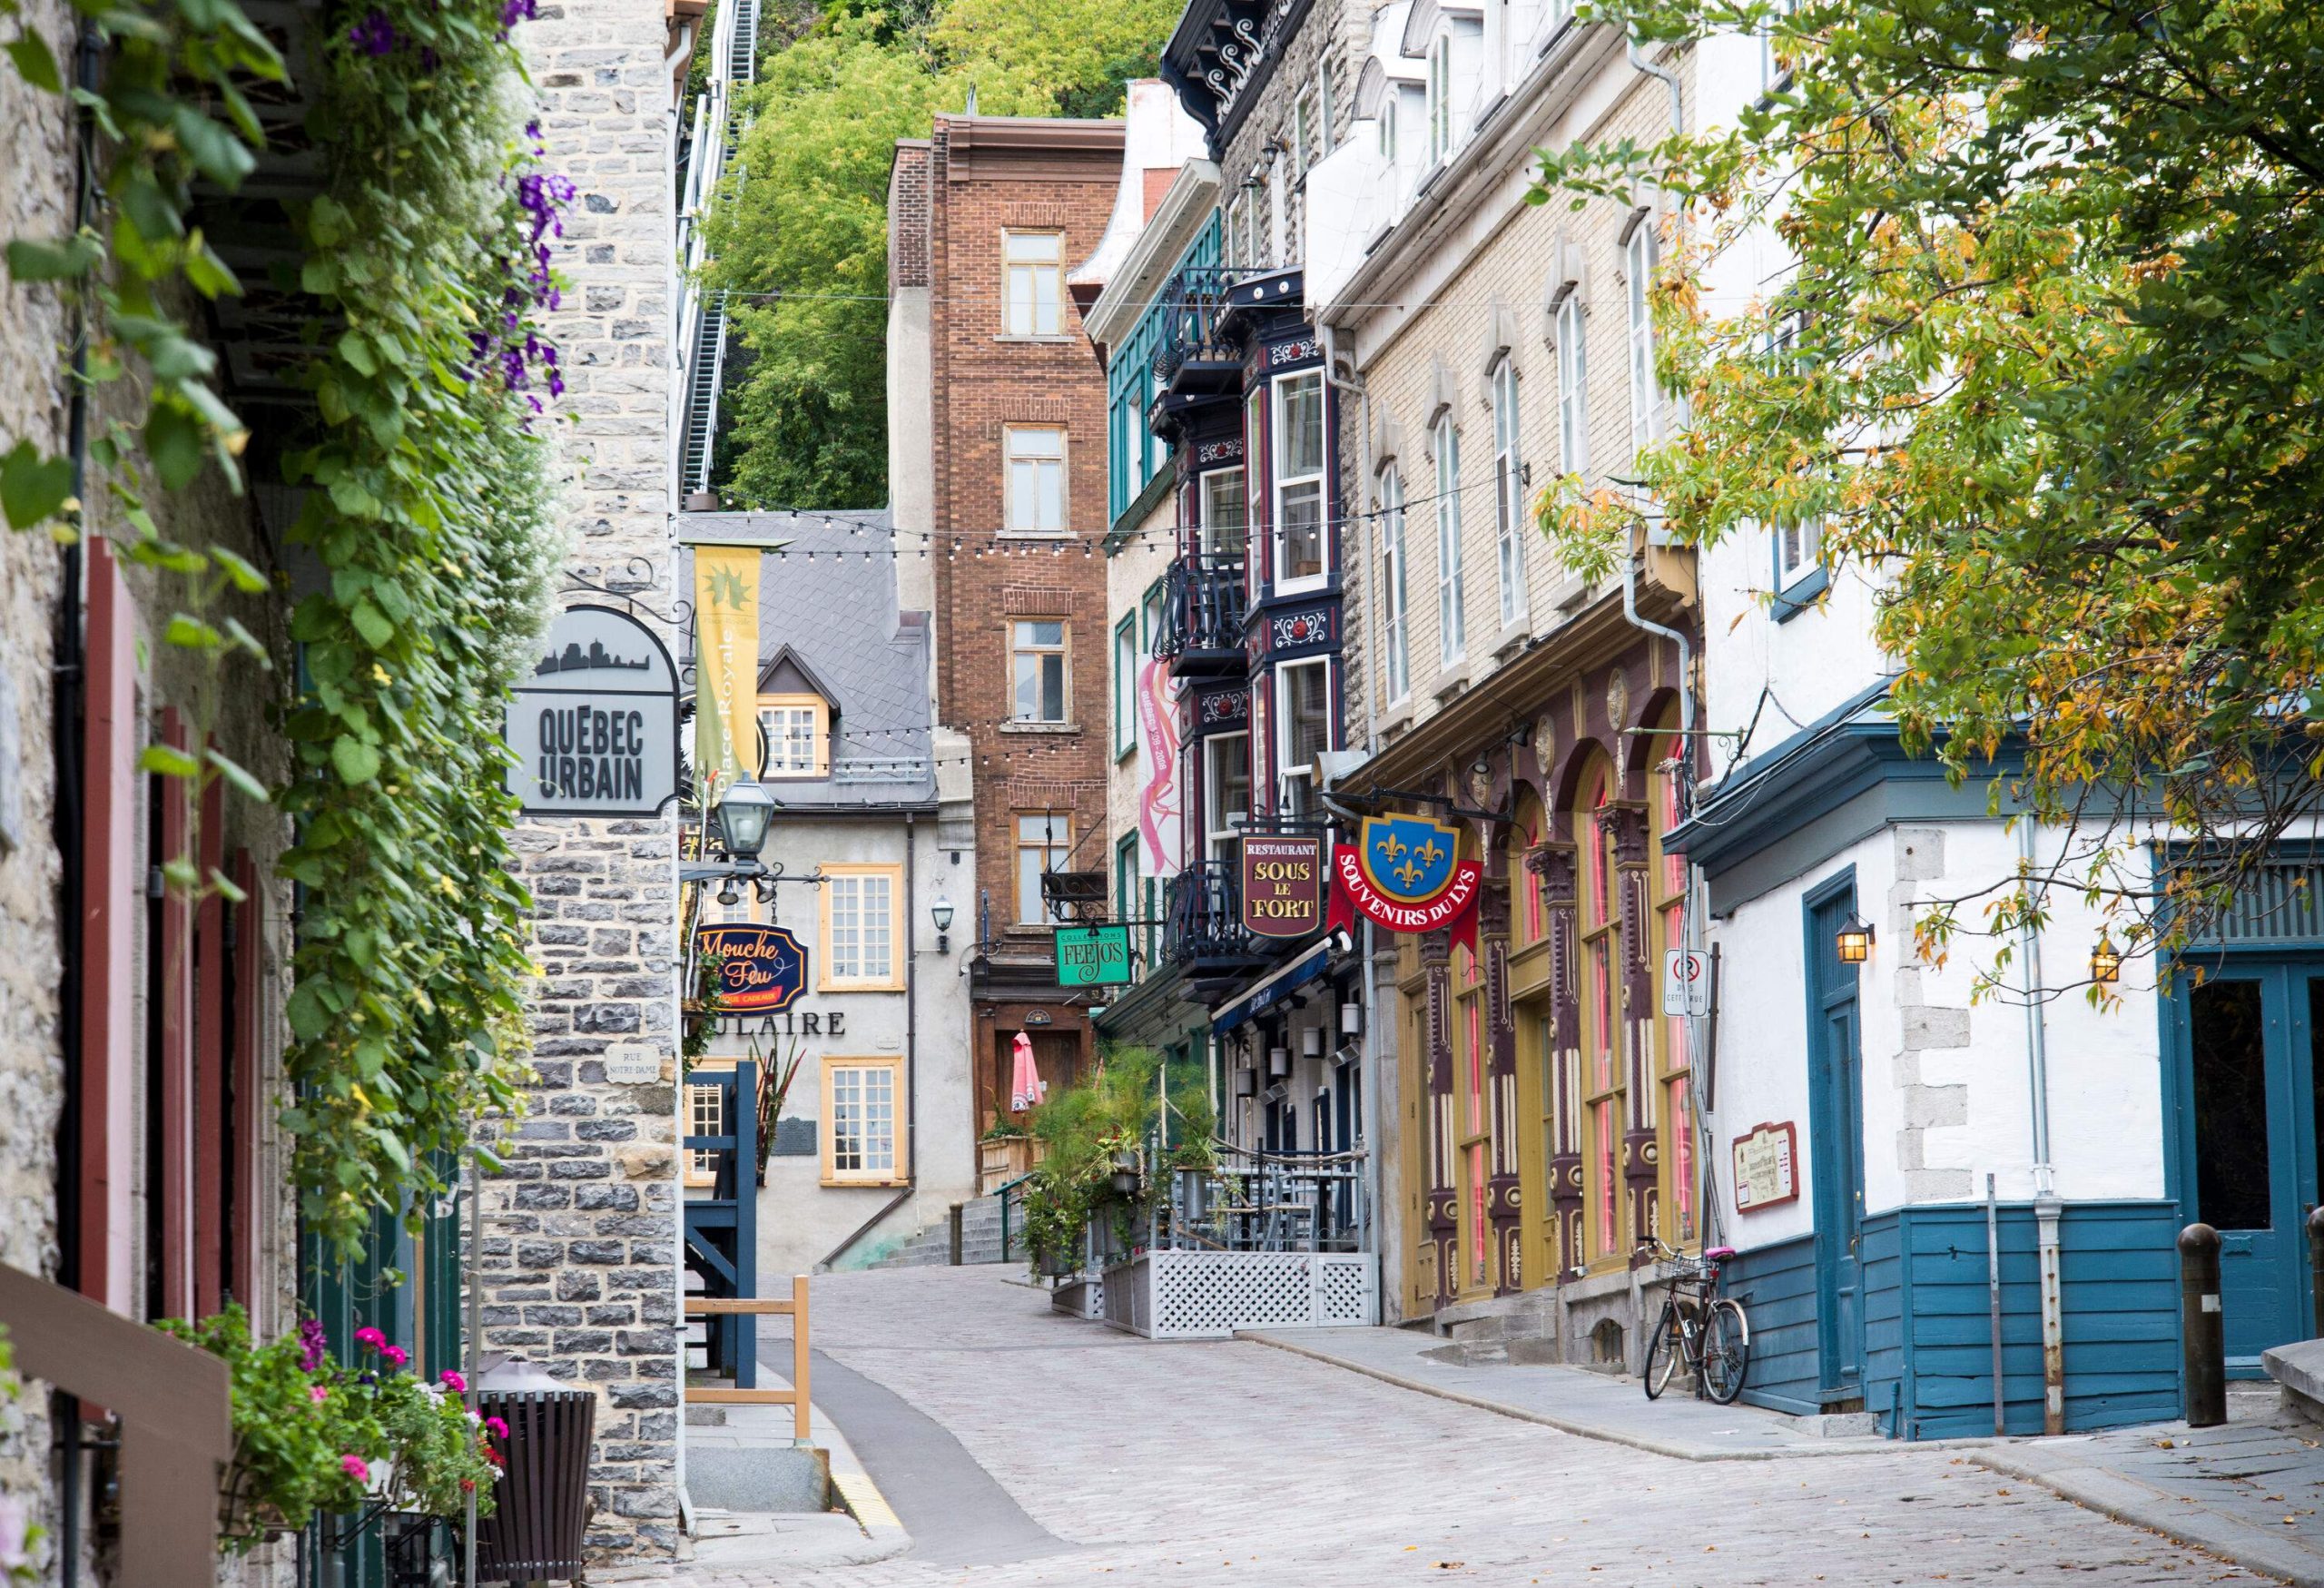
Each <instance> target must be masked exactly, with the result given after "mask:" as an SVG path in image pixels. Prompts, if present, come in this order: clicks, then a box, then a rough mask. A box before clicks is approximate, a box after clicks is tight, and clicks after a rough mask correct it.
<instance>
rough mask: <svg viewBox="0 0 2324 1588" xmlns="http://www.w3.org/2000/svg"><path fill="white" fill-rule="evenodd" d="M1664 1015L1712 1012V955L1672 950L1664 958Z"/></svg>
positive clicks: (1693, 950) (1694, 951)
mask: <svg viewBox="0 0 2324 1588" xmlns="http://www.w3.org/2000/svg"><path fill="white" fill-rule="evenodd" d="M1662 1012H1663V1013H1664V1014H1668V1015H1705V1014H1709V1012H1710V956H1709V954H1707V953H1704V952H1700V951H1699V950H1697V949H1670V950H1668V951H1666V952H1664V953H1663V956H1662Z"/></svg>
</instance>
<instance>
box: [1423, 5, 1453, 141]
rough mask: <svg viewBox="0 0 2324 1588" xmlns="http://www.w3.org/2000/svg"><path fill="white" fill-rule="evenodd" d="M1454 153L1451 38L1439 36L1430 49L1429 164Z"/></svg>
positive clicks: (1431, 42)
mask: <svg viewBox="0 0 2324 1588" xmlns="http://www.w3.org/2000/svg"><path fill="white" fill-rule="evenodd" d="M1450 153H1452V35H1451V34H1449V33H1440V34H1438V35H1436V37H1435V38H1434V39H1433V40H1432V41H1430V44H1429V46H1428V163H1429V164H1431V165H1432V166H1433V165H1436V164H1439V163H1442V162H1443V159H1444V157H1445V156H1446V155H1447V154H1450Z"/></svg>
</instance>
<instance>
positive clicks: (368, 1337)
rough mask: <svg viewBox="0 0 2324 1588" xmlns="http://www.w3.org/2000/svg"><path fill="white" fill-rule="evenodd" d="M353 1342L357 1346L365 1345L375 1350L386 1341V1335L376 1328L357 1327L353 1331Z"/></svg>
mask: <svg viewBox="0 0 2324 1588" xmlns="http://www.w3.org/2000/svg"><path fill="white" fill-rule="evenodd" d="M355 1343H356V1344H357V1345H359V1346H365V1347H366V1348H368V1349H369V1350H373V1351H376V1350H378V1349H379V1347H381V1346H385V1345H386V1344H387V1343H388V1336H385V1335H383V1334H381V1333H380V1332H379V1330H377V1329H371V1328H363V1329H357V1330H356V1331H355Z"/></svg>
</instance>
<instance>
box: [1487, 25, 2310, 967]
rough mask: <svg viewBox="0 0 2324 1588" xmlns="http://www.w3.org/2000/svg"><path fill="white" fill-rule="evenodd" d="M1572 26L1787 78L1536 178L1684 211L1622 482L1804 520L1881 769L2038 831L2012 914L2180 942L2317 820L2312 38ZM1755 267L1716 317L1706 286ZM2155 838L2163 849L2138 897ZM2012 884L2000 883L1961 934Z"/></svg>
mask: <svg viewBox="0 0 2324 1588" xmlns="http://www.w3.org/2000/svg"><path fill="white" fill-rule="evenodd" d="M1588 9H1589V10H1590V15H1591V16H1592V17H1593V18H1594V19H1595V20H1599V21H1602V22H1607V23H1610V24H1612V25H1617V26H1620V27H1624V28H1627V29H1629V30H1630V31H1631V32H1632V33H1633V34H1635V35H1638V36H1640V38H1642V39H1645V40H1647V41H1684V40H1691V39H1697V38H1701V37H1704V36H1707V35H1710V34H1711V33H1713V32H1716V31H1721V30H1738V31H1742V32H1746V33H1752V32H1757V33H1760V34H1764V35H1767V36H1768V39H1769V47H1770V49H1771V51H1772V53H1773V56H1774V58H1775V60H1776V61H1777V64H1778V65H1779V66H1780V67H1782V68H1783V69H1784V75H1783V76H1782V77H1781V78H1780V79H1779V81H1778V84H1777V87H1776V88H1775V90H1774V91H1773V92H1772V93H1770V94H1768V95H1767V96H1766V97H1765V98H1763V99H1761V100H1759V101H1758V103H1757V104H1752V105H1750V106H1748V107H1747V108H1744V109H1743V110H1742V111H1741V112H1740V113H1738V114H1737V115H1736V116H1735V118H1734V119H1733V121H1732V123H1730V124H1727V125H1723V126H1717V127H1713V128H1710V129H1709V130H1707V131H1700V132H1696V133H1690V134H1688V135H1674V136H1671V137H1669V138H1668V139H1666V140H1664V141H1662V142H1660V143H1655V144H1652V145H1650V146H1647V145H1640V144H1638V143H1630V142H1624V143H1618V144H1606V145H1600V146H1595V147H1588V148H1581V147H1576V148H1571V149H1567V150H1562V151H1556V152H1544V153H1543V154H1542V171H1541V178H1540V181H1539V183H1538V185H1537V188H1536V191H1535V193H1534V195H1533V196H1534V197H1535V198H1536V199H1537V201H1544V202H1545V201H1548V200H1550V199H1551V198H1553V197H1571V199H1573V201H1574V202H1587V200H1588V199H1589V198H1590V196H1591V195H1604V194H1611V193H1625V194H1627V193H1630V192H1635V191H1636V190H1637V189H1638V188H1639V187H1640V185H1650V186H1653V187H1656V188H1659V189H1660V190H1661V191H1662V192H1663V193H1664V194H1665V195H1667V196H1668V198H1669V200H1671V201H1672V203H1673V207H1674V208H1675V210H1676V212H1677V218H1676V221H1675V223H1674V226H1673V230H1672V234H1671V238H1670V242H1669V246H1667V247H1666V249H1665V252H1664V259H1665V265H1664V269H1663V271H1662V274H1661V278H1660V280H1659V281H1658V282H1657V283H1656V286H1655V293H1654V298H1655V310H1656V318H1657V323H1658V326H1659V330H1660V331H1661V336H1660V338H1659V365H1660V371H1659V372H1660V374H1661V377H1662V379H1663V380H1664V381H1665V382H1666V383H1667V386H1668V389H1669V390H1672V391H1673V392H1675V393H1678V394H1679V395H1680V396H1681V397H1682V398H1683V399H1684V401H1685V403H1686V405H1687V409H1688V412H1689V422H1688V424H1687V426H1686V428H1685V429H1684V430H1683V431H1682V432H1681V433H1679V434H1678V435H1676V436H1674V437H1673V438H1672V439H1669V441H1667V442H1666V443H1664V444H1662V445H1659V446H1658V447H1654V448H1650V449H1648V450H1647V451H1646V452H1645V453H1644V454H1643V455H1642V456H1641V457H1640V461H1639V467H1638V470H1637V473H1638V475H1639V478H1640V483H1641V484H1642V485H1643V486H1644V487H1645V488H1646V489H1647V490H1648V491H1649V492H1650V493H1651V496H1652V498H1654V499H1655V501H1656V502H1657V503H1658V504H1659V510H1660V511H1661V512H1663V513H1664V514H1666V515H1667V518H1668V524H1669V528H1671V529H1672V530H1673V531H1675V532H1676V534H1677V535H1678V536H1679V538H1681V539H1683V540H1686V541H1689V542H1693V543H1695V544H1699V545H1707V544H1710V543H1714V542H1716V541H1718V540H1719V539H1720V538H1723V537H1726V536H1729V535H1733V534H1735V533H1737V532H1738V530H1740V529H1742V528H1746V527H1749V526H1758V525H1766V524H1772V523H1782V522H1795V521H1801V520H1807V519H1820V520H1821V521H1822V523H1823V526H1824V537H1825V542H1824V543H1825V546H1826V548H1827V558H1828V559H1829V560H1831V561H1833V562H1834V563H1836V564H1839V565H1853V566H1854V567H1856V568H1858V569H1859V570H1861V571H1862V572H1864V573H1865V574H1866V576H1867V577H1868V578H1869V579H1870V581H1871V583H1872V584H1873V586H1874V587H1876V589H1877V590H1878V591H1879V592H1880V596H1879V605H1878V616H1877V637H1878V639H1879V641H1880V643H1881V644H1882V646H1884V648H1885V649H1886V652H1887V653H1888V655H1889V656H1891V657H1893V658H1894V661H1895V663H1896V666H1897V668H1898V672H1897V675H1896V678H1895V682H1894V688H1893V691H1892V693H1891V696H1890V702H1889V705H1890V708H1891V709H1892V710H1893V711H1894V713H1895V715H1896V720H1897V723H1898V725H1899V726H1900V729H1901V731H1902V733H1903V735H1904V736H1905V741H1906V743H1907V744H1908V745H1910V746H1912V747H1914V748H1915V749H1918V750H1921V751H1923V752H1926V753H1930V754H1934V755H1937V756H1940V757H1942V758H1943V760H1944V762H1945V765H1946V766H1947V769H1948V771H1949V772H1950V773H1951V774H1952V775H1953V776H1954V777H1955V778H1956V779H1963V778H1990V779H1993V780H1994V794H1995V797H1996V801H1997V803H1998V802H1999V801H2000V800H2001V799H2002V798H2003V797H2004V796H2008V797H2012V798H2014V799H2017V800H2022V801H2023V802H2024V804H2026V805H2027V806H2028V807H2030V808H2031V809H2032V810H2033V811H2034V812H2035V813H2037V814H2038V815H2039V816H2040V818H2041V819H2042V820H2043V821H2044V822H2045V823H2053V824H2063V825H2065V826H2067V827H2068V828H2069V829H2070V832H2071V838H2070V841H2069V843H2067V845H2066V857H2065V859H2064V860H2063V862H2061V863H2059V864H2058V865H2057V866H2056V867H2054V868H2049V867H2045V868H2044V870H2043V874H2042V875H2041V877H2040V878H2039V879H2037V880H2038V881H2039V882H2040V883H2049V882H2052V881H2058V882H2063V883H2069V884H2071V885H2073V886H2074V887H2076V888H2079V889H2081V890H2083V892H2084V893H2086V894H2087V895H2088V897H2089V898H2090V899H2091V900H2092V901H2093V902H2095V903H2098V904H2100V905H2102V907H2104V908H2105V909H2107V910H2108V911H2110V912H2114V913H2115V915H2116V917H2117V919H2118V922H2119V923H2120V930H2122V932H2124V934H2125V935H2126V936H2128V937H2129V938H2130V939H2131V940H2132V942H2134V943H2137V942H2161V943H2162V944H2163V945H2164V946H2166V947H2167V946H2171V944H2172V943H2173V942H2176V941H2180V940H2183V937H2184V935H2185V933H2186V932H2187V931H2188V930H2189V929H2190V927H2191V925H2192V924H2193V923H2194V922H2197V921H2199V920H2201V918H2202V917H2203V916H2205V915H2206V914H2207V913H2208V912H2211V911H2214V910H2216V909H2217V908H2218V907H2219V906H2220V905H2221V903H2222V902H2224V901H2225V899H2227V898H2228V897H2230V895H2231V894H2232V893H2233V892H2234V891H2235V890H2236V889H2237V888H2238V887H2240V886H2241V885H2243V884H2245V883H2248V882H2249V880H2250V878H2251V876H2252V874H2253V872H2254V870H2255V868H2256V867H2258V866H2259V865H2260V864H2261V863H2264V861H2265V858H2266V856H2267V854H2268V853H2269V852H2270V845H2271V844H2273V843H2275V841H2276V840H2278V839H2280V838H2281V837H2283V836H2285V835H2287V834H2290V833H2299V832H2300V831H2302V830H2303V828H2304V825H2305V824H2306V823H2307V822H2308V820H2309V819H2310V818H2311V817H2313V816H2315V815H2317V814H2319V810H2324V784H2319V778H2318V774H2319V772H2324V693H2319V692H2318V690H2317V689H2316V680H2317V678H2318V676H2319V671H2324V14H2319V13H2318V12H2316V11H2313V10H2309V9H2308V8H2305V7H2299V6H2282V5H2274V4H2272V3H2270V0H2164V3H2163V4H2160V5H2119V4H2115V3H2113V0H2045V3H2044V4H2042V5H2026V4H2019V5H2000V6H1994V5H1990V4H1987V3H1986V0H1882V3H1881V4H1879V5H1872V4H1867V3H1866V0H1804V3H1802V4H1800V5H1798V6H1797V9H1791V8H1788V7H1787V6H1785V5H1779V4H1768V3H1767V0H1600V3H1599V4H1596V5H1592V6H1590V7H1589V8H1588ZM1770 237H1772V238H1773V239H1774V240H1775V241H1777V242H1778V243H1779V244H1780V247H1779V249H1777V250H1774V251H1770V252H1775V253H1777V254H1779V255H1780V256H1781V257H1782V258H1783V259H1784V260H1785V261H1787V263H1786V267H1785V268H1784V269H1783V270H1782V271H1780V272H1779V273H1778V274H1777V275H1776V276H1774V277H1772V278H1768V279H1767V280H1766V281H1764V283H1763V284H1761V283H1755V285H1754V287H1753V288H1752V289H1750V301H1748V303H1740V304H1738V302H1736V301H1734V300H1733V299H1732V298H1731V297H1729V296H1725V295H1722V291H1721V290H1713V288H1712V286H1711V285H1710V284H1714V283H1716V284H1718V286H1719V287H1720V288H1722V289H1723V287H1724V285H1725V283H1728V282H1731V281H1734V280H1735V279H1736V277H1737V276H1738V274H1740V273H1741V272H1739V271H1737V270H1735V269H1734V268H1733V266H1734V263H1735V261H1738V259H1739V258H1741V257H1742V256H1743V255H1744V253H1745V252H1746V251H1748V250H1750V249H1753V248H1763V247H1764V244H1765V243H1766V242H1767V241H1768V239H1769V238H1770ZM1635 510H1636V509H1635V508H1634V507H1633V505H1632V504H1631V502H1630V499H1629V498H1626V497H1622V496H1620V495H1618V494H1616V493H1605V492H1600V493H1595V494H1593V493H1591V492H1590V491H1588V490H1586V489H1585V488H1583V487H1582V486H1581V483H1580V482H1579V481H1577V480H1572V479H1567V480H1563V481H1560V482H1558V483H1557V484H1555V485H1553V486H1552V487H1551V488H1550V489H1549V490H1548V491H1547V492H1545V493H1544V495H1543V498H1542V499H1541V519H1542V523H1543V526H1544V528H1546V529H1547V530H1548V531H1549V532H1550V533H1551V535H1552V537H1553V538H1556V539H1558V540H1559V541H1560V542H1561V546H1562V547H1563V548H1564V550H1565V552H1566V554H1567V555H1568V556H1569V557H1571V558H1572V559H1573V560H1575V561H1576V562H1578V563H1580V564H1581V566H1583V567H1588V568H1596V569H1601V570H1602V569H1603V568H1604V567H1607V566H1609V565H1610V560H1611V558H1612V557H1613V556H1614V555H1616V554H1617V551H1618V549H1619V547H1621V546H1624V545H1626V544H1627V543H1628V540H1627V537H1628V531H1629V528H1630V523H1629V522H1628V520H1629V519H1630V517H1631V516H1632V515H1633V514H1634V512H1635ZM2158 833H2167V834H2171V835H2174V836H2175V837H2176V838H2178V839H2180V840H2183V841H2184V842H2185V843H2187V844H2188V845H2189V853H2188V855H2187V857H2186V859H2185V860H2184V861H2183V862H2181V863H2176V864H2174V865H2172V866H2171V867H2170V868H2167V869H2166V870H2165V871H2164V872H2163V873H2162V874H2161V875H2159V876H2158V875H2152V874H2151V873H2150V867H2149V866H2148V864H2147V863H2146V859H2145V855H2146V849H2145V845H2146V843H2147V842H2148V841H2149V840H2150V839H2152V838H2153V837H2155V836H2156V835H2157V834H2158ZM2042 893H2043V889H2042V887H2040V886H2031V885H2027V884H2026V883H2024V882H2022V881H2021V880H2019V879H2015V878H2012V879H2006V880H2004V881H2003V882H2002V883H2000V884H1999V885H1997V886H1996V888H1995V889H1994V890H1993V892H1992V893H1991V895H1990V896H1989V897H1988V898H1987V900H1986V902H1985V909H1986V914H1987V929H1988V930H1992V931H1995V932H2006V931H2007V930H2009V929H2010V928H2012V927H2014V925H2015V924H2017V923H2018V922H2020V921H2022V920H2024V918H2025V917H2026V916H2027V915H2028V914H2029V913H2030V914H2033V915H2034V916H2036V917H2038V916H2039V915H2040V913H2041V910H2042V905H2041V898H2042ZM1965 902H1967V901H1965V900H1964V901H1955V902H1954V905H1953V906H1945V905H1940V906H1939V907H1938V908H1936V909H1935V910H1934V911H1932V912H1931V913H1930V914H1929V916H1928V917H1927V918H1926V919H1925V922H1924V932H1925V945H1924V946H1925V948H1927V949H1928V950H1929V951H1931V952H1942V951H1943V949H1944V946H1945V942H1946V941H1947V940H1948V939H1949V937H1950V936H1951V934H1952V933H1953V932H1954V931H1955V921H1954V908H1955V907H1957V906H1958V905H1959V904H1961V903H1965ZM1997 958H1999V959H2000V961H2001V962H2005V956H1997Z"/></svg>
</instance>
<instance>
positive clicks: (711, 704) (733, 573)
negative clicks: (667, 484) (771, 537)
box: [694, 545, 766, 804]
mask: <svg viewBox="0 0 2324 1588" xmlns="http://www.w3.org/2000/svg"><path fill="white" fill-rule="evenodd" d="M765 551H766V547H761V546H703V545H696V546H695V547H694V623H695V626H696V634H697V637H698V639H699V642H700V643H699V654H698V658H697V660H698V666H696V668H695V671H694V765H695V767H696V768H698V769H699V770H700V771H701V773H702V774H703V779H704V783H705V784H708V787H709V793H710V795H711V803H712V804H716V803H717V802H718V800H720V799H722V798H724V796H725V792H726V791H727V790H728V789H730V788H732V787H734V784H736V783H738V782H739V781H741V780H742V779H743V778H745V777H756V776H757V775H758V774H759V756H758V742H759V741H758V725H759V711H758V703H759V568H760V566H761V563H762V561H763V557H764V555H765Z"/></svg>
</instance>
